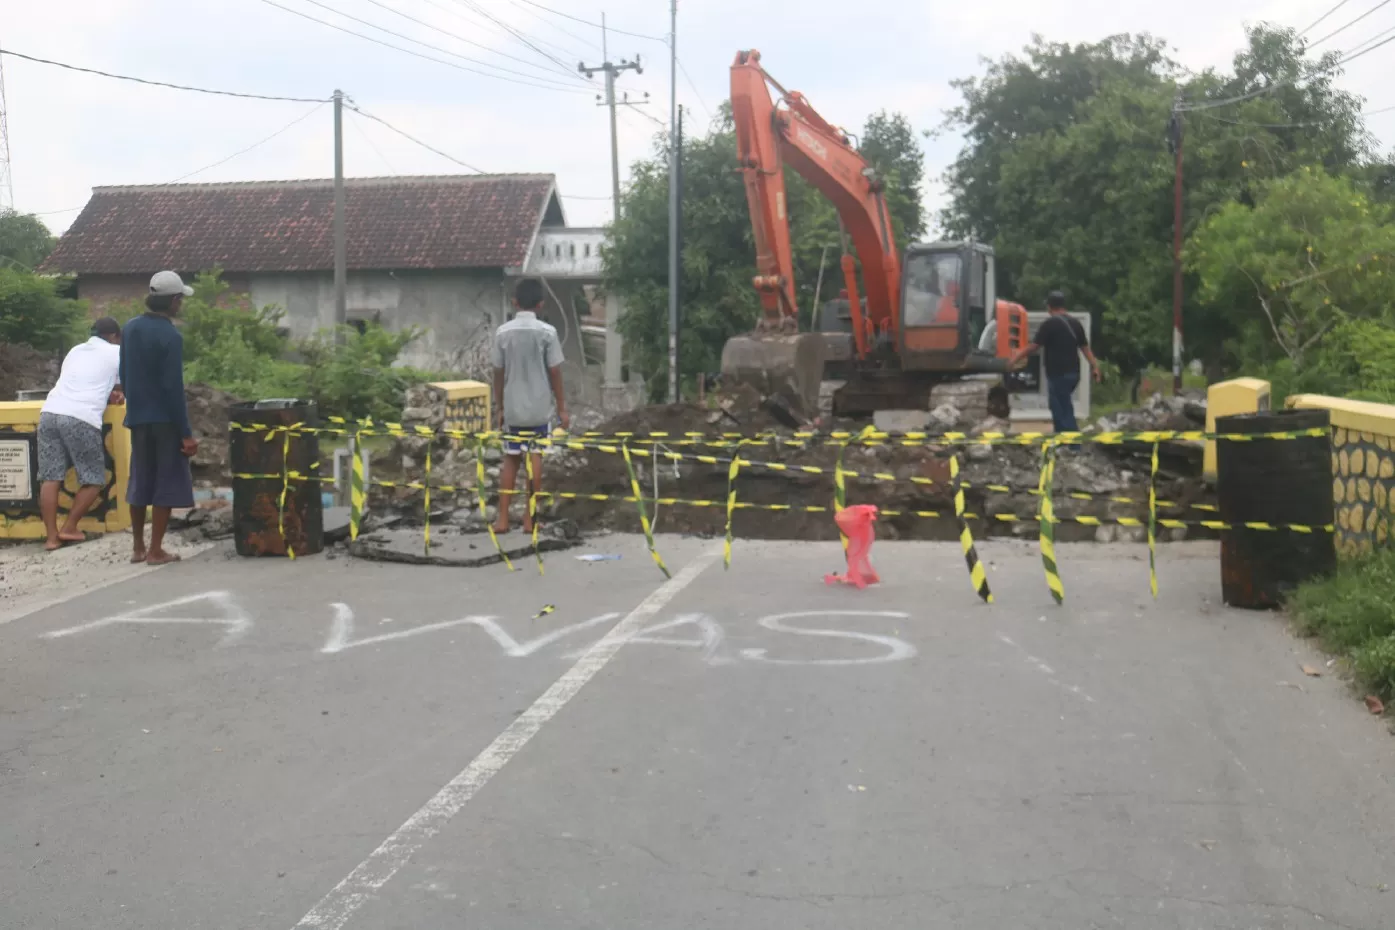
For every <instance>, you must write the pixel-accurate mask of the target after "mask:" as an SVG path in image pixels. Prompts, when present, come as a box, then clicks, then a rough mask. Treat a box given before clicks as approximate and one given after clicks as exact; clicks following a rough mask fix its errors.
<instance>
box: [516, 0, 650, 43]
mask: <svg viewBox="0 0 1395 930" xmlns="http://www.w3.org/2000/svg"><path fill="white" fill-rule="evenodd" d="M522 2H523V3H526V4H528V5H529V6H535V7H537V8H538V9H540V10H542V11H543V12H544V13H551V14H552V15H553V16H560V17H562V18H563V19H569V20H571V21H572V22H574V23H581V25H583V26H590V27H591V28H593V29H600V28H601V24H600V23H593V22H591V21H590V20H589V19H582V18H581V17H580V16H573V15H572V14H570V13H563V12H562V11H561V10H554V9H553V8H552V7H550V6H543V5H542V4H541V3H534V2H533V0H522ZM606 28H607V29H609V30H610V31H611V32H613V33H616V34H617V35H622V36H630V37H632V38H635V39H648V40H649V41H650V42H662V43H663V44H664V45H667V44H668V39H666V38H664V37H663V36H650V35H645V34H644V33H642V32H626V31H625V30H624V29H616V28H615V27H614V26H607V27H606Z"/></svg>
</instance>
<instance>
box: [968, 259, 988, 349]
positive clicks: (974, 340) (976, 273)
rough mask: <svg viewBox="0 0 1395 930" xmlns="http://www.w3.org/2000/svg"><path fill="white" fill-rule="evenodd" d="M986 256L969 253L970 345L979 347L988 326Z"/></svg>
mask: <svg viewBox="0 0 1395 930" xmlns="http://www.w3.org/2000/svg"><path fill="white" fill-rule="evenodd" d="M987 265H988V262H987V260H986V256H985V255H984V254H983V253H982V252H978V251H973V252H970V253H969V285H968V290H969V300H968V305H969V314H968V319H969V345H971V346H975V347H977V346H978V344H979V340H980V339H981V338H982V336H983V331H984V329H986V328H987V326H988V290H989V285H988V277H987Z"/></svg>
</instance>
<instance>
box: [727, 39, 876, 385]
mask: <svg viewBox="0 0 1395 930" xmlns="http://www.w3.org/2000/svg"><path fill="white" fill-rule="evenodd" d="M772 87H773V88H775V90H777V91H778V92H779V95H780V97H779V102H778V103H777V102H776V101H775V100H774V99H773V98H772V97H771V93H770V89H771V88H772ZM731 107H732V116H733V117H734V119H735V122H736V144H737V152H738V158H739V164H740V170H741V173H742V176H743V178H744V180H745V185H746V200H747V205H748V206H749V208H750V213H751V226H752V230H753V233H754V235H755V243H756V268H757V271H758V274H757V275H756V278H755V286H756V290H757V291H759V292H760V296H761V306H762V309H763V318H762V320H761V324H760V329H761V330H764V331H766V332H770V331H780V332H792V331H794V330H795V329H797V325H796V323H797V320H798V313H799V311H798V306H797V301H796V298H795V288H794V255H793V249H792V247H791V245H790V227H789V214H788V205H787V200H786V194H785V176H784V171H783V167H784V165H786V164H788V165H789V166H790V167H791V168H793V169H794V170H795V171H797V172H799V174H800V176H801V177H803V178H804V179H806V180H807V181H809V183H811V184H813V185H814V187H815V188H817V189H818V190H819V192H820V193H822V194H823V195H824V196H825V197H827V198H828V199H829V200H830V201H831V202H832V203H833V205H834V207H835V208H836V209H837V211H838V216H839V218H840V219H841V221H842V224H843V228H844V230H846V232H847V234H848V235H849V237H850V238H851V239H852V243H853V246H854V248H856V250H857V256H858V258H859V259H861V261H862V281H863V287H864V289H865V291H866V296H867V307H866V312H865V313H864V312H863V309H862V302H861V300H860V299H859V296H858V289H857V279H856V274H855V272H854V263H853V259H852V256H851V255H844V256H843V273H844V277H845V279H846V285H847V288H848V297H849V303H850V305H851V312H852V322H853V340H854V344H855V346H856V351H857V355H858V357H866V355H867V353H868V352H869V351H870V350H871V347H872V345H873V343H874V340H875V339H876V337H877V336H878V335H882V334H885V335H886V336H889V337H891V338H892V339H894V338H895V337H896V335H897V333H898V330H899V326H900V310H899V304H900V299H901V261H900V257H899V256H898V254H897V251H896V241H895V235H894V234H893V232H892V228H891V217H890V215H889V214H888V212H887V208H886V201H885V199H884V197H883V194H882V190H883V186H882V183H881V181H880V179H879V178H878V177H877V175H876V172H875V171H874V170H873V168H872V166H871V165H870V164H869V163H868V162H867V160H866V159H865V158H863V157H862V156H861V155H860V154H858V152H857V150H856V149H854V148H853V147H852V145H851V144H850V142H849V141H848V138H847V136H846V135H845V134H844V133H843V132H842V131H841V130H839V129H838V128H837V127H835V126H833V125H832V124H831V123H829V122H828V121H827V120H825V119H824V118H823V117H822V116H820V115H819V114H818V112H817V111H816V110H814V108H813V107H812V106H810V104H809V101H808V100H806V99H805V98H804V96H803V95H802V94H799V93H797V92H794V93H792V92H790V91H787V90H785V89H784V88H783V87H781V86H780V84H779V82H777V81H776V80H775V79H774V78H772V77H771V76H770V75H769V74H768V73H766V71H765V69H764V68H762V67H761V64H760V52H757V51H754V50H752V51H746V52H739V53H737V56H736V61H735V63H733V64H732V67H731Z"/></svg>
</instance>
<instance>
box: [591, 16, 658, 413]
mask: <svg viewBox="0 0 1395 930" xmlns="http://www.w3.org/2000/svg"><path fill="white" fill-rule="evenodd" d="M601 58H602V61H601V63H600V64H599V65H595V66H589V65H587V64H586V63H585V62H581V63H579V64H578V65H577V66H576V67H577V70H578V71H580V72H581V73H582V74H584V75H586V76H587V77H592V76H594V75H595V74H596V72H598V71H599V72H602V73H604V74H605V100H604V101H603V102H602V104H601V105H602V106H605V107H608V108H609V109H610V197H611V209H612V211H613V212H612V214H611V215H612V217H613V218H612V220H611V223H612V224H614V223H618V222H620V138H619V135H618V133H617V131H616V126H615V108H616V107H617V106H619V102H618V101H616V99H615V79H616V78H618V77H619V76H620V75H621V74H623V73H624V72H626V71H633V72H634V73H635V74H643V73H644V67H643V65H641V64H640V61H639V56H638V55H636V56H635V58H634V61H625V60H623V59H622V60H621V61H620V62H619V63H618V64H617V63H616V62H612V61H611V60H610V52H609V43H607V41H606V29H605V14H604V13H602V14H601ZM626 102H627V103H628V95H627V98H626ZM619 323H620V304H619V301H618V299H617V298H616V297H615V296H614V295H613V294H607V295H606V299H605V385H604V387H603V388H602V389H601V402H602V406H603V407H605V408H606V409H607V410H609V409H610V406H611V400H612V399H613V398H615V397H616V395H619V394H623V389H624V385H623V383H622V382H621V380H620V375H621V371H622V366H623V356H624V343H623V342H622V341H621V339H620V331H619V329H618V326H619Z"/></svg>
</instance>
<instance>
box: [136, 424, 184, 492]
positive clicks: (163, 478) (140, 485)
mask: <svg viewBox="0 0 1395 930" xmlns="http://www.w3.org/2000/svg"><path fill="white" fill-rule="evenodd" d="M183 441H184V437H182V436H180V435H179V430H178V429H176V428H175V425H174V424H173V423H142V424H140V425H139V426H133V427H131V480H130V481H129V482H127V484H126V503H128V504H130V505H131V506H132V507H177V508H183V507H192V506H194V476H193V474H192V473H191V472H190V470H189V457H188V456H187V455H185V454H184V453H183V452H182V451H181V450H180V444H181V443H182V442H183Z"/></svg>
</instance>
